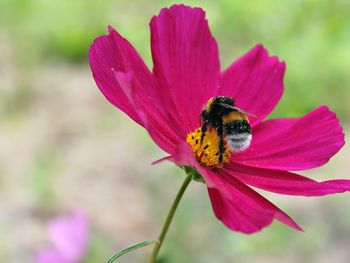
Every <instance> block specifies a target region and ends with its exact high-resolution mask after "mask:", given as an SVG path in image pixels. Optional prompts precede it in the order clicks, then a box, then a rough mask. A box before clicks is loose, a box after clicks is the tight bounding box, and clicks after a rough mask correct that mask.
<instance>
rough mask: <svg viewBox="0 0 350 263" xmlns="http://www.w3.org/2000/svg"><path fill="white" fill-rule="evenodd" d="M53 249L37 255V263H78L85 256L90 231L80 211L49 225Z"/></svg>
mask: <svg viewBox="0 0 350 263" xmlns="http://www.w3.org/2000/svg"><path fill="white" fill-rule="evenodd" d="M48 234H49V238H50V240H51V242H52V245H53V246H52V247H49V248H44V249H42V250H41V251H39V253H38V254H37V258H36V263H78V262H81V261H82V260H83V258H84V256H85V253H86V250H87V246H88V235H89V229H88V224H87V219H86V218H85V216H84V215H83V214H82V213H81V212H79V211H73V212H72V213H71V214H70V215H68V216H66V217H56V218H54V219H52V220H51V221H50V222H49V224H48Z"/></svg>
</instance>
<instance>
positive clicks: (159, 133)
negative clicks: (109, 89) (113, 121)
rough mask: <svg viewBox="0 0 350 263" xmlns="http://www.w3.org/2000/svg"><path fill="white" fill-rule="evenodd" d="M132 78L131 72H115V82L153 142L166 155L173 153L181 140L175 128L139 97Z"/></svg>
mask: <svg viewBox="0 0 350 263" xmlns="http://www.w3.org/2000/svg"><path fill="white" fill-rule="evenodd" d="M134 76H135V74H133V73H132V72H126V73H124V72H115V78H116V79H117V82H118V83H119V85H120V87H121V89H122V90H123V91H124V92H125V94H126V96H127V98H128V100H129V101H130V103H131V105H132V107H133V109H134V110H135V112H136V114H137V115H138V118H139V119H140V120H141V122H142V123H143V126H144V127H145V128H146V129H147V131H148V133H149V134H150V136H151V137H152V139H153V141H154V142H155V143H157V145H158V146H159V147H160V148H161V149H163V150H164V151H166V152H167V153H170V154H172V153H174V150H175V146H176V144H178V142H179V141H180V140H181V139H180V137H179V134H177V131H178V129H177V127H176V126H174V125H172V122H170V121H169V120H168V119H167V118H166V117H165V116H164V112H163V111H160V110H159V109H158V108H157V107H154V104H150V101H148V100H145V99H144V97H143V96H140V93H139V92H137V90H140V86H141V84H140V83H139V82H138V81H137V79H136V78H135V77H134ZM170 125H172V127H170Z"/></svg>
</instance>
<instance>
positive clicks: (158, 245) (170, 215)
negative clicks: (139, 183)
mask: <svg viewBox="0 0 350 263" xmlns="http://www.w3.org/2000/svg"><path fill="white" fill-rule="evenodd" d="M191 180H192V174H191V173H187V177H186V179H185V181H184V182H183V183H182V186H181V188H180V190H179V192H178V193H177V195H176V197H175V200H174V202H173V204H172V205H171V208H170V210H169V213H168V216H167V217H166V220H165V222H164V225H163V228H162V232H160V235H159V238H158V240H157V241H156V243H155V245H154V248H153V251H152V254H151V256H150V258H149V260H148V263H155V262H156V259H157V256H158V253H159V250H160V248H161V246H162V244H163V241H164V238H165V236H166V233H167V232H168V229H169V226H170V223H171V221H172V219H173V217H174V214H175V211H176V208H177V206H178V205H179V203H180V200H181V198H182V196H183V194H184V192H185V190H186V188H187V186H188V185H189V183H190V182H191Z"/></svg>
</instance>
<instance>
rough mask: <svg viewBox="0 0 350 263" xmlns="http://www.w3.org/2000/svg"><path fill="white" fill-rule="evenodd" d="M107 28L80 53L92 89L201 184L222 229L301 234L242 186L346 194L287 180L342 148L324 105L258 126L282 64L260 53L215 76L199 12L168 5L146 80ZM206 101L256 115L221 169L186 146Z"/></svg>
mask: <svg viewBox="0 0 350 263" xmlns="http://www.w3.org/2000/svg"><path fill="white" fill-rule="evenodd" d="M108 29H109V34H108V35H105V36H101V37H99V38H97V39H96V40H95V41H94V43H93V44H92V46H91V47H90V50H89V62H90V66H91V70H92V73H93V77H94V79H95V81H96V83H97V86H98V87H99V89H100V90H101V91H102V93H103V94H104V96H105V97H106V98H107V99H108V100H109V102H110V103H112V104H113V105H114V106H116V107H117V108H119V109H120V110H122V111H123V112H124V113H126V114H127V115H128V116H129V117H130V118H132V119H133V120H134V121H136V122H137V123H139V124H140V125H141V126H143V127H144V128H145V129H146V130H147V131H148V132H149V134H150V136H151V137H152V139H153V140H154V142H155V143H156V144H157V145H158V146H159V147H160V148H161V149H163V150H164V151H165V152H167V153H168V154H169V157H166V158H164V159H163V160H165V159H166V160H170V161H172V162H174V163H175V164H177V165H179V166H187V167H192V168H194V169H195V170H196V171H197V172H198V173H199V174H200V175H201V176H202V177H203V179H204V181H205V183H206V185H207V187H208V192H209V196H210V200H211V203H212V206H213V210H214V213H215V215H216V216H217V218H218V219H220V220H221V221H222V222H223V223H224V224H225V225H226V226H227V227H229V228H230V229H232V230H236V231H240V232H244V233H254V232H256V231H259V230H260V229H262V228H263V227H266V226H267V225H269V224H270V223H271V222H272V221H273V219H277V220H279V221H281V222H283V223H285V224H287V225H289V226H291V227H293V228H295V229H298V230H301V228H300V227H299V226H298V225H297V224H296V223H295V222H294V221H293V220H292V219H291V218H290V217H289V216H288V215H287V214H286V213H284V212H283V211H282V210H280V209H279V208H278V207H276V206H275V205H274V204H272V203H271V202H269V201H268V200H267V199H265V198H264V197H263V196H261V195H260V194H258V193H257V192H256V191H254V190H253V189H252V188H250V187H249V186H254V187H257V188H260V189H264V190H267V191H271V192H275V193H280V194H286V195H302V196H320V195H327V194H333V193H339V192H344V191H348V190H350V181H348V180H331V181H326V182H317V181H315V180H312V179H309V178H306V177H303V176H301V175H298V174H296V173H292V172H290V171H300V170H306V169H310V168H314V167H318V166H321V165H323V164H325V163H327V162H328V160H329V159H330V157H332V156H333V155H334V154H335V153H337V152H338V151H339V150H340V148H341V147H342V146H343V145H344V134H343V132H342V128H341V126H340V125H339V121H338V119H337V117H336V115H335V114H334V113H333V112H331V111H330V110H329V109H328V108H327V107H326V106H321V107H319V108H316V109H315V110H313V111H312V112H310V113H308V114H306V115H305V116H303V117H300V118H290V119H286V118H285V119H284V118H281V119H272V120H265V117H266V116H267V115H269V114H270V112H271V111H272V110H273V109H274V107H275V106H276V104H277V103H278V101H279V100H280V98H281V96H282V94H283V76H284V71H285V63H284V62H280V61H279V60H278V58H277V57H271V56H269V54H268V52H267V51H266V49H265V48H264V47H263V46H262V45H257V46H256V47H254V48H253V49H252V50H250V51H249V52H248V53H247V54H245V55H244V56H242V57H241V58H239V59H238V60H237V61H235V62H234V63H233V64H232V65H231V66H230V67H229V68H228V69H226V70H224V71H220V63H219V56H218V48H217V44H216V42H215V39H214V38H213V36H212V35H211V33H210V31H209V28H208V23H207V21H206V19H205V13H204V11H203V10H202V9H200V8H191V7H187V6H184V5H174V6H172V7H170V8H164V9H162V10H161V11H160V14H159V15H158V16H155V17H153V18H152V20H151V22H150V30H151V49H152V58H153V70H152V72H151V71H150V70H149V69H148V68H147V66H146V65H145V63H144V62H143V60H142V59H141V57H140V56H139V55H138V53H137V51H136V50H135V49H134V48H133V46H132V45H131V44H130V43H129V42H128V41H127V40H126V39H124V38H123V37H122V36H121V35H120V34H119V33H118V32H117V31H116V30H114V29H113V28H112V27H111V26H109V28H108ZM215 96H225V97H229V98H232V99H233V100H234V101H235V105H236V106H237V107H239V108H240V109H243V110H244V111H246V112H249V113H252V114H254V115H256V117H251V116H249V122H250V126H251V132H252V141H251V145H250V146H249V148H248V149H247V150H245V151H242V152H233V153H232V152H229V154H228V156H226V157H225V158H226V159H225V161H224V163H223V167H222V168H221V165H220V164H219V165H218V164H217V159H215V156H214V155H213V154H212V153H213V150H211V151H209V154H211V157H210V158H212V160H214V165H208V163H206V162H203V161H202V159H201V157H200V156H199V153H198V151H197V150H196V149H195V148H194V147H193V144H194V143H193V141H191V138H189V140H188V138H187V137H188V136H189V135H191V134H193V133H192V132H193V131H195V130H196V129H197V128H198V127H200V126H201V125H202V122H201V120H200V114H201V111H202V109H203V105H205V104H206V103H207V101H208V100H209V99H210V98H212V97H215ZM301 100H302V98H301ZM205 138H206V140H207V141H209V142H210V140H212V141H211V143H212V145H215V143H214V142H216V141H217V137H216V139H215V136H214V135H213V134H209V136H206V137H205ZM186 140H188V141H189V143H187V141H186ZM215 140H216V141H215ZM191 142H192V144H191ZM190 144H191V145H190ZM212 147H214V146H212ZM215 147H217V146H215ZM213 149H214V148H213ZM201 153H203V152H201ZM198 160H200V162H199V161H198ZM215 162H216V165H215Z"/></svg>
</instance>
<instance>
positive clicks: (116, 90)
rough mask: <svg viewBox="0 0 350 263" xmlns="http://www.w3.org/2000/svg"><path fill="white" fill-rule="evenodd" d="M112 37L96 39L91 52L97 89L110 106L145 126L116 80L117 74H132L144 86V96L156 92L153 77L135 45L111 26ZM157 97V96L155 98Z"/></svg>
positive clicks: (142, 89) (141, 92) (110, 35)
mask: <svg viewBox="0 0 350 263" xmlns="http://www.w3.org/2000/svg"><path fill="white" fill-rule="evenodd" d="M108 29H109V35H106V36H101V37H99V38H97V39H96V40H95V41H94V43H93V44H92V45H91V47H90V49H89V63H90V67H91V70H92V74H93V77H94V79H95V81H96V84H97V86H98V87H99V89H100V90H101V92H102V93H103V95H104V96H105V97H106V98H107V99H108V101H109V102H110V103H112V104H113V105H114V106H116V107H117V108H119V109H120V110H122V111H123V112H125V113H126V114H127V115H129V117H130V118H132V119H133V120H134V121H136V122H138V123H139V124H141V125H142V123H141V121H140V120H139V117H138V115H137V114H136V113H135V110H134V109H133V107H132V105H131V103H130V101H129V100H128V98H127V96H126V95H125V93H124V92H123V90H122V89H121V88H120V85H119V83H118V82H117V81H116V79H115V77H114V72H117V71H122V72H127V71H132V72H134V73H135V77H136V78H137V80H138V81H139V83H142V87H141V89H140V90H139V91H138V92H140V94H142V95H143V96H145V94H146V95H148V96H152V95H154V93H155V89H154V87H153V77H152V75H151V72H150V71H149V70H148V68H147V66H146V65H145V64H144V62H143V61H142V59H141V57H140V56H139V55H138V53H137V51H136V50H135V49H134V48H133V47H132V45H131V44H130V43H129V42H128V41H127V40H126V39H124V38H123V37H122V36H121V35H119V34H118V32H117V31H115V30H114V29H113V28H112V27H111V26H109V28H108ZM154 97H156V95H154Z"/></svg>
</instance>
